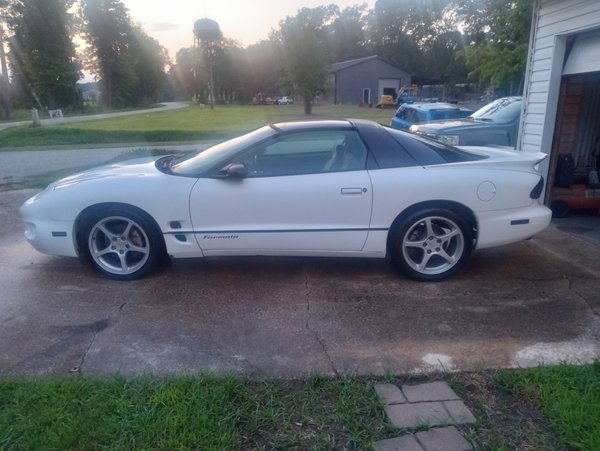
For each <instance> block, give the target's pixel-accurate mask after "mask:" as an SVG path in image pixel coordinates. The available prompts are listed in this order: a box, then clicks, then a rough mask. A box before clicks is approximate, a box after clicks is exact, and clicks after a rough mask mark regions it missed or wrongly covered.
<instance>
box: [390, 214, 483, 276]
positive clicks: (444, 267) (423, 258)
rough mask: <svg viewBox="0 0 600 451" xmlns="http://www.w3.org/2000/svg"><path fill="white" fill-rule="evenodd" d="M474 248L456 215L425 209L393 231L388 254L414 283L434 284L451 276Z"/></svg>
mask: <svg viewBox="0 0 600 451" xmlns="http://www.w3.org/2000/svg"><path fill="white" fill-rule="evenodd" d="M472 248H473V233H472V231H471V228H470V227H469V225H468V224H467V222H466V221H465V220H464V219H463V218H462V217H461V216H460V215H458V214H456V213H454V212H453V211H451V210H445V209H427V210H422V211H420V212H417V213H415V214H412V215H410V216H408V217H407V218H405V219H404V220H403V221H402V222H401V223H400V225H399V227H397V228H396V230H395V233H394V235H393V236H392V240H391V249H390V253H391V256H392V259H393V260H394V262H395V264H396V265H397V266H398V268H399V269H400V270H402V272H404V273H405V274H406V275H407V276H408V277H410V278H411V279H414V280H420V281H436V280H442V279H445V278H448V277H450V276H452V275H454V274H455V273H456V272H457V271H458V270H459V269H460V268H461V267H462V266H463V265H464V264H465V262H466V261H467V259H468V257H469V255H470V253H471V250H472Z"/></svg>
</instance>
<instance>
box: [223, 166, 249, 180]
mask: <svg viewBox="0 0 600 451" xmlns="http://www.w3.org/2000/svg"><path fill="white" fill-rule="evenodd" d="M219 175H220V176H222V177H225V178H232V179H243V178H244V177H246V175H248V173H247V171H246V166H244V165H243V164H241V163H231V164H230V165H227V166H225V167H224V168H223V169H221V170H220V171H219Z"/></svg>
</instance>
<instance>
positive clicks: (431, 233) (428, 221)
mask: <svg viewBox="0 0 600 451" xmlns="http://www.w3.org/2000/svg"><path fill="white" fill-rule="evenodd" d="M425 227H426V229H427V237H430V236H435V232H434V231H433V225H432V223H431V218H427V219H426V220H425Z"/></svg>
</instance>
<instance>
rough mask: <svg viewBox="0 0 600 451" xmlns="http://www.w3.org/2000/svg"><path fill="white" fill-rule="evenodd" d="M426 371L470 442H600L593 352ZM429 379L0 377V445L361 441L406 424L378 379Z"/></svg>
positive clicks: (571, 445) (245, 445) (262, 445)
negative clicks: (448, 390)
mask: <svg viewBox="0 0 600 451" xmlns="http://www.w3.org/2000/svg"><path fill="white" fill-rule="evenodd" d="M431 377H432V378H433V379H439V378H443V379H446V380H447V381H449V383H450V384H451V385H452V387H453V388H454V390H455V391H457V392H458V393H459V394H460V395H461V397H462V398H463V399H464V400H465V402H466V403H467V406H468V407H469V408H471V409H473V412H474V413H475V414H476V416H477V424H475V425H473V426H462V427H461V428H460V429H461V431H462V433H463V435H464V436H465V437H467V438H468V439H469V440H471V441H472V442H473V443H474V445H475V446H476V449H481V450H494V451H498V450H511V449H535V450H549V451H550V450H552V451H555V450H559V449H577V450H596V449H600V441H599V434H600V430H599V428H598V424H600V387H599V381H600V361H597V362H596V363H594V364H592V365H584V366H571V365H561V366H557V367H541V368H536V369H525V370H502V371H499V372H497V373H489V372H480V373H465V374H460V373H458V374H452V375H450V374H441V375H440V374H438V375H432V376H431ZM424 379H426V378H424V377H423V376H420V377H414V376H393V375H387V376H385V377H335V378H330V377H321V376H315V377H312V378H309V379H305V380H287V381H280V380H266V381H253V380H249V379H243V378H236V377H233V376H226V377H218V376H214V375H208V374H200V375H186V376H178V377H167V378H159V377H152V376H147V377H136V378H124V377H115V378H112V379H93V378H89V377H71V378H45V379H41V378H40V379H23V380H17V379H8V380H0V449H10V450H12V449H65V450H68V449H202V450H238V449H248V450H249V449H252V450H263V449H265V450H266V449H269V450H271V449H282V450H283V449H285V450H288V449H290V450H293V449H302V450H312V449H314V450H321V449H339V450H342V449H359V450H363V449H369V448H370V447H371V446H372V444H373V443H374V442H375V441H379V440H383V439H386V438H391V437H398V436H401V435H402V434H403V432H405V431H401V430H398V429H395V428H394V427H393V426H391V425H390V424H389V422H388V421H387V419H386V416H385V413H384V411H383V408H382V406H381V405H380V403H379V401H378V400H377V397H376V395H375V393H374V390H373V386H374V384H376V383H380V382H389V383H395V384H397V385H401V384H403V383H418V382H423V380H424ZM540 412H541V413H540Z"/></svg>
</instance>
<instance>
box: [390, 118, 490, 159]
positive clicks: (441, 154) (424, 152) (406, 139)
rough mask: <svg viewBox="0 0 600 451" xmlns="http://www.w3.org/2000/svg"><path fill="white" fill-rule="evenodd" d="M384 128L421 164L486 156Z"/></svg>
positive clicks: (483, 157)
mask: <svg viewBox="0 0 600 451" xmlns="http://www.w3.org/2000/svg"><path fill="white" fill-rule="evenodd" d="M386 130H387V131H388V133H389V134H390V135H391V136H392V138H393V139H394V140H395V141H396V142H397V143H398V144H400V145H401V146H402V147H403V148H404V149H405V150H406V152H407V153H408V154H409V155H410V156H411V157H412V158H413V159H414V160H415V161H416V162H417V163H418V164H420V165H423V166H428V165H433V164H445V163H461V162H464V161H477V160H483V159H485V158H488V157H487V156H485V155H479V154H476V153H472V152H467V151H464V150H462V149H458V148H456V147H452V146H447V145H445V144H442V143H439V142H437V141H433V140H430V139H427V138H424V137H421V136H417V135H409V134H407V133H402V132H400V131H398V130H395V129H393V128H389V127H386Z"/></svg>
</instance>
